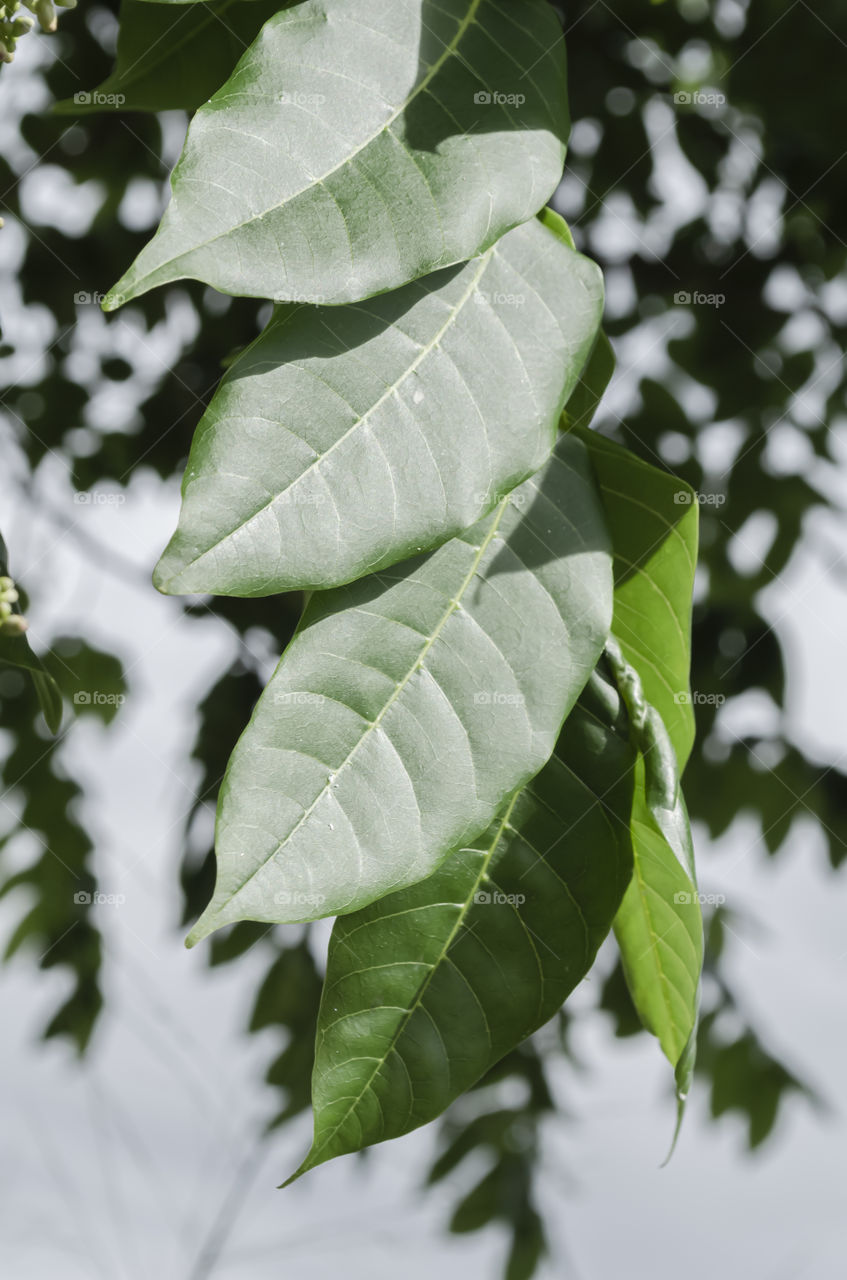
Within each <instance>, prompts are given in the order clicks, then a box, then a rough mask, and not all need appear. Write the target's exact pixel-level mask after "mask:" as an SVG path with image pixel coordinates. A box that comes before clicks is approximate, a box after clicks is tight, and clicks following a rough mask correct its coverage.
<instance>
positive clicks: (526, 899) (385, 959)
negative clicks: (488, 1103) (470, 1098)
mask: <svg viewBox="0 0 847 1280" xmlns="http://www.w3.org/2000/svg"><path fill="white" fill-rule="evenodd" d="M633 761H634V752H633V749H632V747H631V746H630V742H629V736H628V731H627V721H626V712H625V710H624V708H623V704H622V703H621V701H620V699H619V697H618V695H617V693H616V690H615V687H614V684H613V683H611V682H610V680H609V677H608V676H607V675H606V674H604V672H603V670H602V668H601V669H598V670H597V671H596V672H595V673H594V674H593V675H592V676H591V679H590V681H589V683H588V685H587V687H586V689H585V691H584V693H583V694H582V696H581V698H580V700H579V702H578V703H577V705H576V708H575V709H574V711H573V712H572V714H571V715H570V716H569V718H568V719H567V721H566V722H565V725H564V728H563V729H562V732H561V735H560V738H559V741H558V744H557V746H556V753H555V755H554V756H553V757H552V759H551V760H550V761H549V763H548V764H547V765H546V766H545V768H544V769H543V770H542V771H541V773H540V774H539V775H538V776H537V777H536V778H535V779H533V780H532V781H531V782H530V783H529V785H528V786H527V787H525V788H524V789H523V790H522V791H520V792H519V793H518V794H517V795H516V796H514V797H513V798H512V800H511V801H510V802H509V804H508V806H507V808H506V810H505V812H504V813H503V814H502V816H501V817H500V818H499V819H498V820H497V821H495V822H494V823H493V824H492V826H491V827H490V828H489V829H488V831H487V832H486V833H485V835H484V836H483V838H482V839H480V840H478V841H476V842H475V843H474V845H473V847H469V848H465V849H461V850H459V851H458V852H456V853H454V854H452V855H451V856H450V857H449V858H448V859H447V860H446V861H445V862H444V863H443V864H442V866H441V867H440V868H439V869H438V871H436V873H435V874H434V875H432V876H430V877H429V879H427V880H424V881H423V883H421V884H418V885H415V886H414V887H413V888H411V889H407V890H404V891H403V892H402V893H397V894H392V895H391V896H390V897H388V898H383V899H382V900H381V901H380V902H377V903H374V904H373V905H372V906H370V907H367V908H366V909H365V910H364V911H360V912H357V913H356V914H355V915H351V916H345V917H343V918H341V919H339V920H337V921H336V923H335V926H334V928H333V932H332V937H331V939H330V946H329V957H328V962H327V975H326V982H325V986H324V994H323V997H322V1001H321V1009H320V1013H319V1015H318V1036H317V1043H316V1058H315V1072H314V1077H313V1081H312V1099H313V1106H314V1112H315V1138H314V1143H313V1145H312V1149H311V1151H310V1152H309V1155H308V1156H307V1157H306V1160H305V1161H304V1162H303V1164H302V1165H301V1167H300V1169H298V1171H297V1174H295V1175H294V1176H295V1177H297V1176H299V1175H300V1174H301V1173H304V1172H305V1171H306V1170H307V1169H311V1168H314V1167H315V1166H316V1165H318V1164H321V1163H323V1161H325V1160H329V1159H331V1158H332V1157H333V1156H336V1155H341V1154H344V1153H346V1152H350V1151H358V1150H359V1149H360V1148H362V1147H364V1146H367V1145H370V1144H371V1143H375V1142H382V1141H384V1140H386V1139H388V1138H394V1137H399V1136H400V1135H401V1134H404V1133H408V1132H409V1131H410V1130H412V1129H414V1128H417V1127H418V1126H419V1125H421V1124H425V1123H426V1122H427V1121H429V1120H432V1119H433V1118H434V1117H435V1116H437V1115H438V1114H439V1113H440V1112H442V1111H443V1110H444V1109H445V1108H446V1107H447V1106H448V1105H449V1104H450V1102H451V1101H452V1100H453V1099H454V1098H456V1097H457V1096H458V1095H459V1094H460V1093H462V1092H463V1091H464V1090H465V1089H467V1088H469V1087H470V1086H471V1085H472V1084H473V1083H474V1082H475V1081H476V1080H478V1079H479V1078H480V1077H481V1076H482V1075H483V1074H484V1073H485V1072H486V1071H487V1070H488V1069H489V1068H490V1067H491V1066H492V1065H493V1064H494V1063H495V1062H497V1061H498V1059H500V1058H501V1057H503V1055H504V1054H505V1053H507V1052H508V1051H509V1050H510V1049H512V1048H514V1047H515V1046H516V1045H517V1044H519V1043H520V1042H521V1041H522V1040H523V1039H525V1037H526V1036H528V1035H530V1034H531V1033H532V1032H533V1031H535V1030H536V1028H538V1027H540V1026H541V1025H542V1024H543V1023H544V1022H546V1021H547V1020H548V1019H549V1018H550V1017H552V1015H553V1014H554V1013H555V1012H556V1010H557V1009H558V1008H559V1006H560V1005H561V1004H562V1002H563V1000H565V998H566V997H567V996H568V994H569V993H570V992H571V991H572V990H573V988H574V987H575V986H576V985H577V983H578V982H580V981H581V979H582V978H583V976H584V975H585V974H586V973H587V972H588V970H589V968H590V967H591V965H592V963H593V960H594V956H595V954H596V951H597V949H598V947H599V945H600V943H601V942H602V940H603V938H604V937H605V936H606V934H607V932H608V930H609V928H610V926H611V923H612V919H613V917H614V914H615V911H616V909H617V907H618V904H619V902H620V900H621V896H622V894H623V891H624V888H625V886H626V883H627V881H628V879H629V877H630V874H631V868H632V854H631V848H630V837H629V815H630V808H631V804H632V765H633ZM468 1229H470V1228H468Z"/></svg>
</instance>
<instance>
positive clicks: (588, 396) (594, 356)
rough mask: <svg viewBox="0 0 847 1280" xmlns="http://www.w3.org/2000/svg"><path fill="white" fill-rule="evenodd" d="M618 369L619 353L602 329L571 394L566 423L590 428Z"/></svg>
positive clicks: (565, 414)
mask: <svg viewBox="0 0 847 1280" xmlns="http://www.w3.org/2000/svg"><path fill="white" fill-rule="evenodd" d="M614 372H615V353H614V351H613V350H612V345H611V343H610V342H609V339H608V338H607V337H606V335H605V333H604V332H603V330H602V329H601V330H600V331H599V332H598V334H597V337H596V338H595V340H594V346H593V347H592V348H591V354H590V355H589V357H588V361H587V362H586V366H585V368H584V369H583V371H582V375H581V377H580V379H579V381H578V382H577V384H576V386H575V387H574V389H573V391H572V392H571V394H570V395H569V396H568V400H567V403H566V405H565V412H564V414H563V423H562V425H563V426H564V427H565V428H567V429H568V430H573V428H574V427H587V426H588V424H589V422H590V421H591V419H592V418H593V417H594V414H595V413H596V411H597V406H598V405H599V403H600V401H601V399H602V398H603V393H604V391H605V390H606V387H607V386H608V385H609V383H610V382H611V380H612V374H613V373H614Z"/></svg>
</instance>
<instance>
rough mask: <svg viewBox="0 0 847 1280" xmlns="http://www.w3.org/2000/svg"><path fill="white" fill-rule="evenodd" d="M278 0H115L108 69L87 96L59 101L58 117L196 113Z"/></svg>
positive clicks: (276, 9)
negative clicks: (205, 0)
mask: <svg viewBox="0 0 847 1280" xmlns="http://www.w3.org/2000/svg"><path fill="white" fill-rule="evenodd" d="M284 7H285V6H284V4H283V3H282V0H213V2H212V3H209V4H199V3H193V2H192V0H178V2H175V0H162V2H160V3H158V4H156V3H152V4H151V3H150V2H149V0H122V3H121V13H120V28H119V30H118V48H117V55H116V60H115V68H114V70H113V71H112V74H111V75H110V76H109V78H108V79H107V80H104V81H103V83H102V84H101V85H99V86H98V88H96V89H94V90H92V91H91V92H77V93H75V94H74V96H73V98H68V99H66V100H65V101H64V102H59V103H57V105H56V106H55V107H54V110H55V111H56V112H58V113H59V114H61V115H84V114H85V115H87V114H90V113H91V112H94V111H169V110H174V109H176V108H182V110H184V111H196V110H197V108H198V107H200V106H202V104H203V103H204V102H207V101H208V100H209V98H210V97H211V96H212V94H213V93H214V92H215V90H216V89H219V88H220V87H221V85H222V84H223V83H224V81H225V80H226V79H227V77H228V76H229V75H230V74H231V72H232V69H233V67H234V66H235V64H236V63H237V62H238V59H239V58H240V57H241V55H242V54H243V53H244V52H245V50H246V49H247V47H248V46H249V45H250V44H251V42H252V41H253V40H254V39H255V37H256V36H257V35H258V33H259V31H260V30H261V28H262V26H263V25H264V23H265V22H266V21H267V20H268V19H269V18H272V17H273V16H274V14H275V13H278V12H279V10H280V9H282V8H284Z"/></svg>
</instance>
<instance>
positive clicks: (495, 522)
mask: <svg viewBox="0 0 847 1280" xmlns="http://www.w3.org/2000/svg"><path fill="white" fill-rule="evenodd" d="M508 506H509V497H508V496H507V497H506V498H503V500H502V501H501V502H500V504H499V506H498V507H497V508H496V509H495V513H494V515H493V516H492V517H491V527H490V528H489V529H488V530H487V532H486V534H485V537H484V538H483V540H482V542H481V544H480V545H479V546H478V547H477V548H476V551H475V554H474V558H473V563H472V564H471V567H470V569H469V570H468V572H467V574H466V575H465V578H464V580H463V581H462V584H461V586H460V587H459V589H458V591H457V592H456V594H455V596H453V597H452V598H451V600H450V603H449V604H448V606H447V608H446V609H445V611H444V613H443V614H442V616H441V618H440V619H439V620H438V622H437V624H436V626H435V627H434V628H433V631H432V634H431V635H430V636H428V637H427V639H426V642H425V644H424V645H423V646H422V648H421V651H420V653H419V655H418V657H417V658H416V659H415V661H414V662H413V663H412V665H411V666H410V667H409V670H408V671H407V672H406V674H405V676H403V678H402V680H400V681H399V683H398V684H396V685H395V687H394V692H393V693H392V694H391V696H390V698H388V699H387V700H386V702H385V704H384V706H383V707H382V709H381V711H380V712H379V713H378V714H377V716H376V718H375V719H374V720H371V721H370V722H369V723H368V725H367V728H366V729H365V730H364V732H363V733H362V736H361V737H360V738H359V740H358V742H356V744H355V745H354V746H353V748H352V750H351V751H350V752H349V753H348V754H347V756H345V758H344V760H342V762H341V764H340V765H339V766H338V768H337V769H335V770H334V771H333V773H332V778H333V779H337V778H338V775H339V774H340V773H342V772H343V771H344V770H345V769H346V768H347V766H348V765H349V764H350V762H351V761H352V760H353V759H354V758H355V755H356V752H357V751H358V750H359V748H360V747H361V746H362V743H363V742H366V741H368V739H369V737H370V735H371V734H372V733H373V732H374V731H375V730H376V729H378V728H379V727H380V725H381V724H382V721H383V720H384V719H385V716H386V715H387V714H388V712H389V711H390V709H391V707H393V705H394V703H395V702H396V701H397V699H398V698H399V697H400V695H401V693H402V692H403V690H404V689H405V688H406V685H407V684H408V683H409V681H410V680H411V678H412V676H413V675H414V674H415V672H416V671H419V670H420V669H421V668H422V667H423V664H424V662H425V660H426V656H427V654H428V653H429V651H430V649H431V648H432V646H433V645H434V644H435V642H436V640H438V638H439V636H440V635H441V632H442V631H443V629H444V627H445V626H446V624H447V622H448V621H449V619H450V618H451V617H452V615H453V614H454V613H455V612H456V610H457V609H458V608H459V605H460V604H461V601H462V597H463V596H464V594H465V592H466V591H467V589H468V587H469V586H470V584H471V582H472V581H473V579H474V577H475V576H476V573H477V570H478V569H479V566H480V563H481V561H482V558H483V556H484V555H485V552H486V551H487V549H488V547H489V545H490V543H491V541H492V539H493V538H494V535H495V534H496V532H497V529H498V527H499V524H500V521H501V519H502V518H503V513H504V512H505V511H506V509H507V507H508ZM329 787H330V780H329V778H327V781H326V782H325V783H324V785H323V786H322V787H321V789H320V791H319V792H318V794H317V795H316V796H315V798H314V800H313V801H312V803H311V804H310V805H309V807H308V808H307V809H305V810H304V811H303V813H302V815H301V816H300V818H298V820H297V822H296V823H295V824H294V826H293V827H292V828H291V830H290V831H289V832H288V833H287V835H286V836H285V837H284V839H282V840H280V841H279V842H278V843H277V846H276V848H275V849H274V850H273V852H271V853H269V854H268V855H267V857H265V858H263V859H262V861H261V862H260V864H259V865H258V866H257V867H256V869H255V870H254V871H252V872H251V873H250V875H249V876H247V878H246V879H245V880H244V881H242V883H241V884H240V885H239V886H238V888H237V889H236V890H235V892H234V893H231V894H230V895H229V897H228V898H227V900H226V903H227V904H229V903H230V902H232V901H233V899H234V898H235V897H236V896H237V895H238V894H240V893H242V892H243V891H244V889H245V888H246V887H247V885H248V884H250V882H251V881H252V880H254V879H255V877H256V876H257V875H258V874H259V872H260V871H263V870H264V868H265V867H266V866H267V865H268V863H269V862H271V861H272V860H273V859H274V858H275V857H276V856H277V854H279V853H280V852H281V850H282V849H283V848H284V846H285V845H286V844H288V843H289V842H290V841H291V840H293V838H294V837H295V836H296V834H297V832H298V831H299V830H300V828H301V827H302V826H303V825H304V823H306V822H307V821H308V820H309V818H310V817H311V816H312V813H313V812H314V810H315V808H316V806H317V805H318V804H319V802H320V801H321V800H322V798H323V797H324V796H325V795H326V794H327V792H328V790H329ZM221 910H222V906H219V907H218V909H217V910H216V912H215V916H218V915H220V913H221ZM213 918H214V917H213Z"/></svg>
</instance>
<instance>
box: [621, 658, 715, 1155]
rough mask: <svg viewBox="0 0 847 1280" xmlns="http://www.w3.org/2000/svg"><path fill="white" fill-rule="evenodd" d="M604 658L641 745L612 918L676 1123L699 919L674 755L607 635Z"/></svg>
mask: <svg viewBox="0 0 847 1280" xmlns="http://www.w3.org/2000/svg"><path fill="white" fill-rule="evenodd" d="M606 655H607V657H608V659H609V661H610V663H611V665H612V668H613V670H614V672H615V676H616V679H617V683H618V688H619V690H620V691H621V694H622V696H623V698H624V701H625V703H626V705H627V710H628V713H629V721H630V726H631V730H632V733H633V741H634V742H635V743H636V744H637V746H638V750H639V762H638V766H637V768H636V785H635V798H634V803H633V813H632V846H633V875H632V880H631V881H630V884H629V887H628V888H627V891H626V894H625V895H624V900H623V902H622V903H621V907H620V910H619V911H618V914H617V916H616V917H615V936H616V937H617V941H618V946H619V947H620V952H621V961H622V963H623V968H624V973H625V975H626V980H627V986H628V987H629V990H630V994H631V996H632V1001H633V1004H634V1005H635V1008H636V1009H637V1011H638V1015H639V1017H640V1019H641V1021H642V1023H643V1024H644V1026H645V1027H646V1028H647V1029H648V1031H651V1032H652V1034H653V1035H654V1036H656V1037H657V1039H658V1041H659V1044H660V1045H661V1047H662V1050H663V1052H664V1054H665V1056H666V1057H667V1059H668V1061H669V1062H670V1063H671V1065H672V1066H673V1067H674V1071H675V1078H676V1086H677V1098H678V1100H679V1104H680V1107H679V1120H678V1123H677V1131H678V1129H679V1121H681V1119H682V1107H683V1104H684V1102H685V1099H686V1096H687V1094H688V1089H689V1086H690V1081H691V1075H692V1072H693V1069H694V1051H695V1033H696V1028H697V1015H698V1008H699V990H700V973H701V970H702V967H703V920H702V915H701V911H700V900H699V896H698V893H697V882H696V877H695V872H694V853H693V848H692V844H691V831H690V827H689V823H688V813H687V811H686V808H685V801H684V799H683V796H682V791H681V788H680V786H679V776H678V772H677V764H676V755H675V752H674V748H673V745H672V743H671V740H670V736H669V734H668V732H667V730H666V728H665V726H664V723H663V721H662V718H661V716H660V715H659V714H658V712H657V711H656V710H655V708H654V707H652V706H650V705H649V704H648V703H647V702H646V699H645V698H644V691H643V686H642V685H641V681H640V679H639V675H638V672H637V671H636V670H635V668H634V667H632V666H631V665H630V664H629V663H628V662H627V661H626V658H625V657H624V655H623V651H622V648H621V646H619V645H618V644H617V643H616V641H615V639H614V638H612V639H610V641H609V643H608V644H607V646H606Z"/></svg>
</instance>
